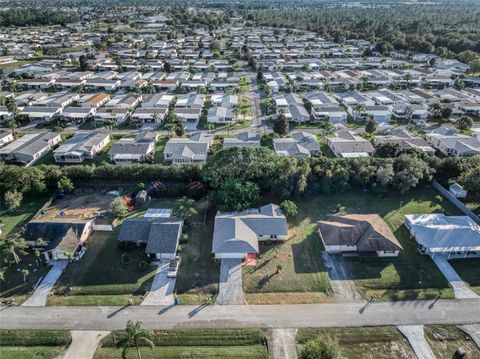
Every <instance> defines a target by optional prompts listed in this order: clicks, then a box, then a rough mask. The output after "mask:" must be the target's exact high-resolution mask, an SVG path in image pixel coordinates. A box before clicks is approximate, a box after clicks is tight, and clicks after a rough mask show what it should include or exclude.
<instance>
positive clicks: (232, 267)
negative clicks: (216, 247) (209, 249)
mask: <svg viewBox="0 0 480 359" xmlns="http://www.w3.org/2000/svg"><path fill="white" fill-rule="evenodd" d="M242 262H243V260H242V259H237V258H234V259H222V263H221V265H220V289H219V292H218V297H217V304H244V303H245V299H244V297H243V285H242Z"/></svg>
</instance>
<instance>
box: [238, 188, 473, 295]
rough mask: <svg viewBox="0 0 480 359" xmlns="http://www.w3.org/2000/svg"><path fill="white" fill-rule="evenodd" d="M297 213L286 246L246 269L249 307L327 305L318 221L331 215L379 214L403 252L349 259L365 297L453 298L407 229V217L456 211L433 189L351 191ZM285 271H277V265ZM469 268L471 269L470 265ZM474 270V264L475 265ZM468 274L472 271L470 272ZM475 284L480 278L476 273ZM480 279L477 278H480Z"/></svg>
mask: <svg viewBox="0 0 480 359" xmlns="http://www.w3.org/2000/svg"><path fill="white" fill-rule="evenodd" d="M296 203H297V205H298V209H299V211H298V214H297V216H295V217H294V218H293V219H291V220H289V238H288V240H287V241H286V242H285V243H282V244H278V245H271V246H262V248H261V255H260V258H259V259H257V263H256V266H246V267H244V272H243V273H244V276H243V278H244V290H245V292H246V298H247V302H249V303H267V302H268V303H272V301H273V302H280V303H288V302H300V303H309V302H321V301H328V300H329V298H328V294H329V293H330V285H329V282H328V278H327V273H326V271H325V268H324V267H323V263H322V259H321V251H322V250H323V248H322V244H321V241H320V239H319V237H318V234H317V229H316V221H318V220H326V219H328V215H329V214H347V213H379V214H380V215H382V216H383V217H384V219H385V220H386V222H387V223H388V224H389V226H390V227H391V229H392V231H393V232H394V234H395V236H396V237H397V238H398V240H399V241H400V243H401V244H402V246H403V248H404V251H403V252H402V253H401V254H400V255H399V257H396V258H395V257H393V258H378V257H347V258H345V261H346V263H347V265H348V267H349V269H350V272H351V274H352V278H353V279H354V281H355V284H356V286H357V288H358V290H359V292H360V294H362V296H364V298H366V299H370V298H371V297H372V296H375V298H376V300H402V299H427V298H436V297H438V296H440V297H442V298H453V291H452V290H451V288H450V287H449V285H448V282H447V281H446V279H445V278H444V277H443V275H442V274H441V272H440V271H439V270H438V269H437V267H436V266H435V264H434V263H433V261H431V259H430V258H429V257H426V256H422V255H420V254H418V253H417V250H416V245H415V243H414V242H413V241H412V240H410V239H409V233H408V231H407V230H406V228H405V227H404V226H402V223H403V219H404V215H405V214H413V213H433V212H444V213H446V214H457V212H456V210H455V208H454V207H453V206H452V205H451V204H450V203H449V202H448V201H447V200H446V199H444V198H443V197H441V196H440V195H439V194H437V193H436V192H435V191H434V190H433V189H432V188H430V187H425V188H419V189H415V190H412V191H410V192H408V193H406V194H399V193H389V194H388V195H385V196H380V195H379V194H377V193H373V192H363V191H360V190H354V189H352V190H349V191H348V192H346V193H342V194H334V195H320V196H316V197H308V198H302V199H299V200H297V201H296ZM278 265H280V266H281V270H280V271H279V273H277V266H278ZM465 266H466V268H468V267H470V265H469V264H465ZM471 267H474V264H472V265H471ZM466 270H468V269H466ZM472 278H473V279H472V280H475V279H474V278H478V276H477V275H476V274H473V275H472ZM477 280H478V279H477Z"/></svg>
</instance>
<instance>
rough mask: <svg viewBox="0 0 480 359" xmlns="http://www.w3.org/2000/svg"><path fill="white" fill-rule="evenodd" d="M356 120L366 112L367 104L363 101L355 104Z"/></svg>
mask: <svg viewBox="0 0 480 359" xmlns="http://www.w3.org/2000/svg"><path fill="white" fill-rule="evenodd" d="M353 113H354V117H355V120H357V119H358V117H359V116H360V115H362V114H364V113H365V105H364V104H363V103H359V104H357V105H356V106H355V109H354V110H353Z"/></svg>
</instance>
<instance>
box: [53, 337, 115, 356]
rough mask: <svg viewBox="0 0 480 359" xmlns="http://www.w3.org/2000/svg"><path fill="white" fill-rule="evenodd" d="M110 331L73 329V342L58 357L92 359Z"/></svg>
mask: <svg viewBox="0 0 480 359" xmlns="http://www.w3.org/2000/svg"><path fill="white" fill-rule="evenodd" d="M108 333H110V332H108V331H91V330H72V343H71V344H70V346H69V347H68V349H67V350H66V351H65V352H64V353H63V355H60V356H59V357H58V358H57V359H91V358H93V355H94V354H95V351H96V350H97V346H98V343H100V340H102V338H104V337H106V336H107V335H108Z"/></svg>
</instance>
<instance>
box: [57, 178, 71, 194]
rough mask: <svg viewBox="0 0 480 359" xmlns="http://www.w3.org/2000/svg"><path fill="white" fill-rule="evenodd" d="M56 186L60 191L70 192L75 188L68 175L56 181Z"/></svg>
mask: <svg viewBox="0 0 480 359" xmlns="http://www.w3.org/2000/svg"><path fill="white" fill-rule="evenodd" d="M57 188H58V190H59V191H60V192H62V193H71V192H73V190H74V189H75V187H74V186H73V182H72V180H71V179H70V178H68V177H62V178H60V180H59V181H58V182H57Z"/></svg>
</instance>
